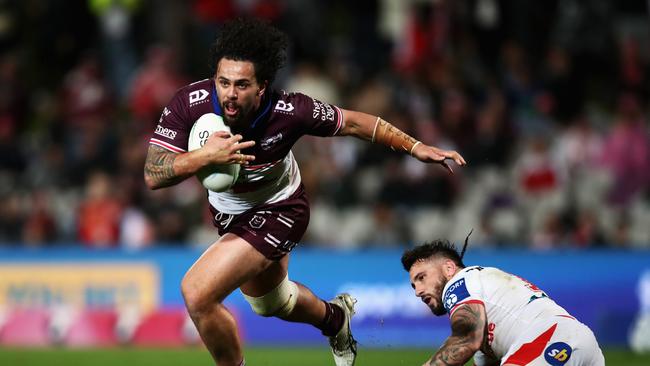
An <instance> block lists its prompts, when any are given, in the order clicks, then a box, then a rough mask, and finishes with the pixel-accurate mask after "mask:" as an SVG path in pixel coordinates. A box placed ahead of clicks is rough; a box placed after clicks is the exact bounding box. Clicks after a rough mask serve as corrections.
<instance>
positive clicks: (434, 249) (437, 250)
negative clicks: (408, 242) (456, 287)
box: [402, 239, 465, 272]
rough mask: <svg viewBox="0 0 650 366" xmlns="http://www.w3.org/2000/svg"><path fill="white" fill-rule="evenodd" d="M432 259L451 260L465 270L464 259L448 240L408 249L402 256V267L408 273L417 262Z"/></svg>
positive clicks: (435, 241)
mask: <svg viewBox="0 0 650 366" xmlns="http://www.w3.org/2000/svg"><path fill="white" fill-rule="evenodd" d="M432 257H442V258H449V259H451V260H452V261H454V263H456V265H457V266H458V267H460V268H465V264H463V258H462V256H461V255H460V254H459V253H458V250H457V249H456V246H455V245H454V244H452V243H450V242H449V241H448V240H442V239H439V240H434V241H432V242H430V243H425V244H422V245H418V246H417V247H415V248H413V249H407V250H405V251H404V254H402V266H404V269H405V270H406V272H408V271H410V270H411V267H412V266H413V264H414V263H415V262H417V261H418V260H421V259H428V258H432Z"/></svg>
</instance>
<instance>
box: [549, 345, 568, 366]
mask: <svg viewBox="0 0 650 366" xmlns="http://www.w3.org/2000/svg"><path fill="white" fill-rule="evenodd" d="M571 351H572V349H571V346H569V345H568V344H566V343H564V342H555V343H553V344H551V345H550V346H548V347H546V351H544V358H545V359H546V362H548V363H549V364H551V365H553V366H562V365H564V364H565V363H566V362H567V361H569V358H571Z"/></svg>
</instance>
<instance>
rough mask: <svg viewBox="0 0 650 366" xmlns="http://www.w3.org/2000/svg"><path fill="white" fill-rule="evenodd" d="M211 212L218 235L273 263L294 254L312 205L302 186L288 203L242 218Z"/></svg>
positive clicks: (252, 211)
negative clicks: (248, 246) (247, 246)
mask: <svg viewBox="0 0 650 366" xmlns="http://www.w3.org/2000/svg"><path fill="white" fill-rule="evenodd" d="M210 212H212V223H213V224H214V226H216V227H217V231H218V232H219V235H222V236H223V235H224V234H226V233H232V234H235V235H237V236H239V237H240V238H242V239H244V240H246V241H247V242H249V243H250V244H251V245H252V246H253V247H254V248H255V249H257V251H259V252H260V253H262V254H263V255H264V256H265V257H266V258H268V259H271V260H279V259H281V258H282V257H284V256H285V255H286V254H288V253H289V252H291V250H292V249H293V247H295V246H296V245H297V244H298V242H299V241H300V240H301V239H302V236H303V235H304V234H305V231H306V230H307V225H308V224H309V202H308V201H307V195H306V193H305V189H304V187H303V186H302V185H300V187H298V189H297V190H296V192H294V193H293V194H292V195H291V197H289V198H287V199H286V200H282V201H280V202H276V203H269V204H265V205H260V206H256V207H254V208H252V209H250V210H248V211H244V212H242V213H241V214H227V213H223V212H220V211H218V210H217V209H215V208H214V207H212V206H210Z"/></svg>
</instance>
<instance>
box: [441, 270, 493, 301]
mask: <svg viewBox="0 0 650 366" xmlns="http://www.w3.org/2000/svg"><path fill="white" fill-rule="evenodd" d="M486 270H488V271H489V270H491V268H490V267H481V266H469V267H465V268H463V269H461V270H460V271H458V272H457V273H456V274H455V275H454V276H453V277H452V278H451V279H450V280H449V281H448V282H447V285H445V288H444V290H443V293H444V294H448V293H453V292H454V291H457V290H459V289H463V288H466V287H467V286H469V285H470V284H471V283H472V282H475V281H477V280H478V278H479V277H481V275H482V274H483V272H484V271H486Z"/></svg>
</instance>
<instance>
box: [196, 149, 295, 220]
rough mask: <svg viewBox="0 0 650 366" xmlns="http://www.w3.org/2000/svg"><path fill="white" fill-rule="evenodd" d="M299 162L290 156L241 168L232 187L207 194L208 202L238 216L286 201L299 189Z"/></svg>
mask: <svg viewBox="0 0 650 366" xmlns="http://www.w3.org/2000/svg"><path fill="white" fill-rule="evenodd" d="M300 182H301V178H300V170H299V168H298V163H297V162H296V159H295V158H294V157H293V153H292V152H291V151H289V153H288V154H287V155H286V156H285V157H284V159H281V160H278V161H274V162H271V163H267V164H260V165H249V166H242V169H241V170H240V173H239V178H238V179H237V183H236V184H235V187H234V188H231V189H230V190H228V191H225V192H213V191H208V201H210V204H211V205H212V206H213V207H214V208H216V209H217V210H219V211H221V212H223V213H227V214H240V213H242V212H244V211H246V210H249V209H251V208H253V207H255V206H258V205H263V204H268V203H276V202H279V201H281V200H284V199H287V198H289V197H290V196H291V195H292V194H293V193H294V192H295V191H296V190H297V189H298V187H299V186H300ZM247 184H250V185H251V186H255V187H258V188H256V189H253V190H250V191H246V192H235V191H234V189H236V188H237V187H238V186H242V185H244V186H245V185H247Z"/></svg>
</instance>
